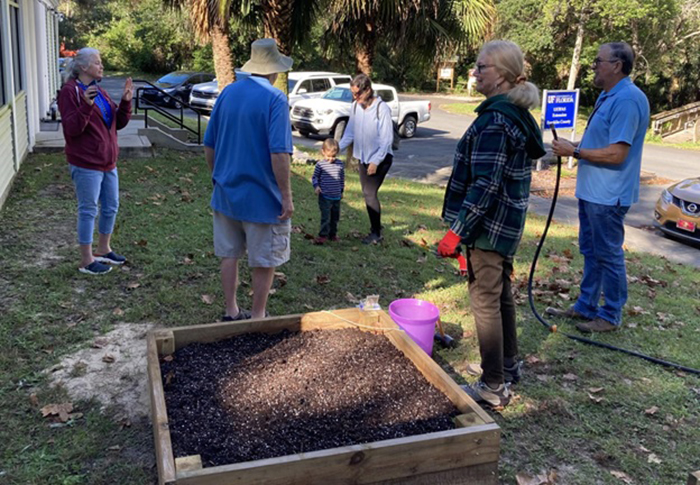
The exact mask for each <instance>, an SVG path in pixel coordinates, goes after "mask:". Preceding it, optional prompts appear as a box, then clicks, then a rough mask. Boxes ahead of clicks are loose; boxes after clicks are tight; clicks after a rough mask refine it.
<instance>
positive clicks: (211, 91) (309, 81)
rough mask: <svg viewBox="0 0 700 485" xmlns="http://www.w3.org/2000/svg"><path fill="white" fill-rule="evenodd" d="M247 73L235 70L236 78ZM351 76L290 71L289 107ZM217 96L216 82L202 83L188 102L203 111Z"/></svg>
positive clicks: (195, 87) (347, 79)
mask: <svg viewBox="0 0 700 485" xmlns="http://www.w3.org/2000/svg"><path fill="white" fill-rule="evenodd" d="M248 76H250V74H249V73H247V72H244V71H239V70H236V80H240V79H245V78H246V77H248ZM350 81H351V77H350V76H347V75H344V74H338V73H334V72H290V73H289V78H288V83H289V84H288V89H289V107H290V108H291V107H292V106H294V104H295V103H296V102H297V101H299V100H302V99H313V98H318V97H320V96H322V95H323V93H325V92H326V91H328V90H329V89H330V88H331V87H333V86H335V85H336V84H342V83H349V82H350ZM218 97H219V85H218V84H217V83H216V82H210V83H203V84H199V85H197V86H194V87H193V88H192V94H191V95H190V104H191V105H192V106H194V107H196V108H197V109H198V110H200V111H203V112H211V110H212V109H214V104H215V103H216V98H218Z"/></svg>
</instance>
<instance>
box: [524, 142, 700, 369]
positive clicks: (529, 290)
mask: <svg viewBox="0 0 700 485" xmlns="http://www.w3.org/2000/svg"><path fill="white" fill-rule="evenodd" d="M552 135H554V139H555V140H557V139H558V137H557V132H556V130H555V129H554V128H552ZM560 179H561V157H557V180H556V183H555V186H554V195H553V196H552V205H551V207H550V208H549V215H548V216H547V222H546V224H545V226H544V231H542V237H541V238H540V242H539V243H538V244H537V249H536V250H535V256H534V258H533V259H532V265H531V266H530V276H529V277H528V281H527V298H528V301H529V302H530V309H531V310H532V314H533V315H534V316H535V318H536V319H537V320H538V321H539V322H540V323H541V324H542V325H544V326H545V328H547V330H549V331H550V332H552V333H554V332H557V326H556V325H552V324H550V323H549V322H547V320H545V319H544V318H542V316H541V315H540V314H539V312H538V311H537V308H535V299H534V297H533V295H532V281H533V278H534V276H535V270H536V269H537V260H538V259H539V257H540V252H541V251H542V246H543V245H544V241H545V238H546V237H547V231H548V230H549V225H550V224H551V223H552V217H553V216H554V208H555V207H556V205H557V196H558V195H559V181H560ZM558 333H560V334H561V335H563V336H565V337H567V338H570V339H571V340H575V341H577V342H582V343H584V344H588V345H593V346H595V347H600V348H603V349H608V350H615V351H617V352H622V353H623V354H627V355H632V356H634V357H639V358H640V359H644V360H646V361H649V362H652V363H654V364H660V365H663V366H665V367H670V368H673V369H677V370H680V371H683V372H688V373H691V374H696V375H700V370H698V369H693V368H691V367H686V366H684V365H680V364H675V363H673V362H668V361H666V360H662V359H657V358H656V357H652V356H650V355H646V354H643V353H641V352H636V351H634V350H627V349H623V348H620V347H616V346H614V345H610V344H606V343H603V342H597V341H595V340H591V339H589V338H585V337H581V336H579V335H572V334H568V333H565V332H558Z"/></svg>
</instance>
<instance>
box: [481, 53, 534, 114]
mask: <svg viewBox="0 0 700 485" xmlns="http://www.w3.org/2000/svg"><path fill="white" fill-rule="evenodd" d="M480 53H481V54H486V55H487V56H489V57H490V58H491V62H492V63H493V64H494V67H495V68H496V70H497V71H498V72H499V73H500V74H501V75H502V76H503V77H504V78H506V81H508V82H509V83H511V84H512V85H513V88H512V89H511V90H510V91H508V92H507V93H506V96H508V99H510V100H511V101H512V102H513V103H514V104H516V105H518V106H521V107H523V108H535V107H537V106H539V105H540V90H539V88H538V87H537V86H535V85H534V84H532V83H531V82H528V81H527V76H526V74H525V59H524V56H523V51H522V50H520V47H518V45H517V44H515V43H514V42H511V41H509V40H492V41H491V42H487V43H486V44H484V45H483V47H482V48H481V52H480Z"/></svg>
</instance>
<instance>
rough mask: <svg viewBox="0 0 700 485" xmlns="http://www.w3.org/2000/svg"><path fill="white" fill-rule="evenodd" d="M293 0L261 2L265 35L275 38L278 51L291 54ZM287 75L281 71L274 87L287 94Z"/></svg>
mask: <svg viewBox="0 0 700 485" xmlns="http://www.w3.org/2000/svg"><path fill="white" fill-rule="evenodd" d="M293 10H294V1H293V0H266V1H265V2H263V27H264V30H265V37H269V38H270V39H275V40H276V41H277V46H278V47H279V50H280V53H282V54H284V55H285V56H291V55H292V11H293ZM288 79H289V76H288V74H287V73H286V72H281V73H279V75H278V76H277V82H276V83H275V87H276V88H279V89H280V90H281V91H282V92H283V93H284V94H286V95H289V83H288V82H287V80H288Z"/></svg>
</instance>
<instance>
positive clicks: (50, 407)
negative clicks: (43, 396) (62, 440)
mask: <svg viewBox="0 0 700 485" xmlns="http://www.w3.org/2000/svg"><path fill="white" fill-rule="evenodd" d="M72 412H73V403H72V402H64V403H60V404H47V405H46V406H44V407H43V408H41V415H42V416H43V417H45V418H46V417H49V416H58V419H59V420H60V421H61V422H62V423H65V422H67V421H68V420H69V419H70V416H71V413H72Z"/></svg>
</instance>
